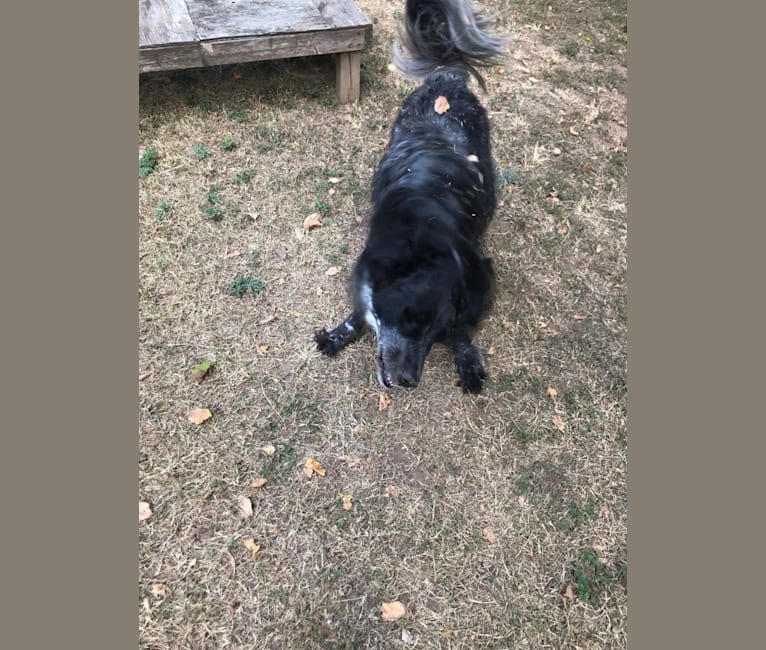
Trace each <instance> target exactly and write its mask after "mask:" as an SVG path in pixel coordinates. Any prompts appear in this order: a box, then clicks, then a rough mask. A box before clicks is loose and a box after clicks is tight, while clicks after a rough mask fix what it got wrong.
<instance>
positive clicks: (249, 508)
mask: <svg viewBox="0 0 766 650" xmlns="http://www.w3.org/2000/svg"><path fill="white" fill-rule="evenodd" d="M237 505H238V506H239V510H240V512H241V513H242V514H243V515H244V516H245V517H252V516H253V502H252V501H250V499H248V498H247V497H245V496H241V495H240V496H238V497H237Z"/></svg>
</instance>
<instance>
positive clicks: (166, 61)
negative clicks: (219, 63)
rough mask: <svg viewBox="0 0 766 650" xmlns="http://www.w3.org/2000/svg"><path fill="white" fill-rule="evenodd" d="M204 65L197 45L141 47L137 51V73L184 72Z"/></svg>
mask: <svg viewBox="0 0 766 650" xmlns="http://www.w3.org/2000/svg"><path fill="white" fill-rule="evenodd" d="M204 65H205V62H204V61H203V59H202V52H201V50H200V47H199V43H182V44H177V45H166V46H164V47H142V48H139V50H138V71H139V72H162V71H164V70H184V69H186V68H202V67H203V66H204Z"/></svg>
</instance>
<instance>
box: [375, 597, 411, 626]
mask: <svg viewBox="0 0 766 650" xmlns="http://www.w3.org/2000/svg"><path fill="white" fill-rule="evenodd" d="M406 613H407V608H406V607H405V606H404V603H401V602H399V601H398V600H394V601H392V602H390V603H383V604H382V605H381V606H380V617H381V618H382V619H383V620H384V621H395V620H396V619H398V618H401V617H402V616H404V615H405V614H406Z"/></svg>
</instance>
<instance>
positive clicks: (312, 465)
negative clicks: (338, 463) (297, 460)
mask: <svg viewBox="0 0 766 650" xmlns="http://www.w3.org/2000/svg"><path fill="white" fill-rule="evenodd" d="M303 473H304V474H305V475H306V476H311V475H312V474H319V476H324V475H325V474H326V473H327V470H326V469H325V468H324V467H322V465H320V464H319V462H318V461H316V460H314V459H313V458H309V459H308V460H307V461H306V464H305V465H304V466H303Z"/></svg>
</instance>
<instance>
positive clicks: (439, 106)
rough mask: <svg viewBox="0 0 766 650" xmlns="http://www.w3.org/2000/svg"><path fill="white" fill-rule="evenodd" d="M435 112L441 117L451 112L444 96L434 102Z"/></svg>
mask: <svg viewBox="0 0 766 650" xmlns="http://www.w3.org/2000/svg"><path fill="white" fill-rule="evenodd" d="M434 110H435V111H436V112H437V113H439V115H441V114H442V113H446V112H447V111H448V110H449V102H448V101H447V98H446V97H445V96H444V95H439V96H438V97H437V98H436V101H435V102H434Z"/></svg>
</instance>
